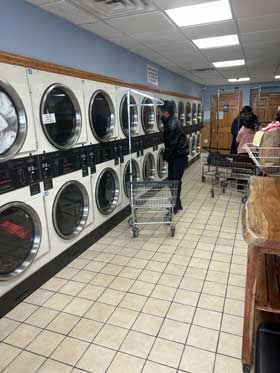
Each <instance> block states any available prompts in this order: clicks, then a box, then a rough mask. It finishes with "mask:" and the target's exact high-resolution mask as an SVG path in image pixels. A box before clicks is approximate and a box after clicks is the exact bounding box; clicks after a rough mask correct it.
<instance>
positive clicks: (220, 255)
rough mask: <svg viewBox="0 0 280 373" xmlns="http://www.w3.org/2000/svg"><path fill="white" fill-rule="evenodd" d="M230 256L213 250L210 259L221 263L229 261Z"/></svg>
mask: <svg viewBox="0 0 280 373" xmlns="http://www.w3.org/2000/svg"><path fill="white" fill-rule="evenodd" d="M231 258H232V256H231V255H230V254H225V253H219V252H216V251H215V252H214V253H213V256H212V260H214V261H217V262H223V263H230V261H231Z"/></svg>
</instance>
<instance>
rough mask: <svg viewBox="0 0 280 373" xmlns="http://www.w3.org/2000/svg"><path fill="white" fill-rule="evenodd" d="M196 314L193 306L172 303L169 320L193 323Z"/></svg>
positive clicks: (168, 315)
mask: <svg viewBox="0 0 280 373" xmlns="http://www.w3.org/2000/svg"><path fill="white" fill-rule="evenodd" d="M194 312H195V308H194V307H192V306H188V305H184V304H179V303H172V304H171V306H170V309H169V311H168V314H167V318H169V319H172V320H176V321H181V322H186V323H191V321H192V318H193V315H194Z"/></svg>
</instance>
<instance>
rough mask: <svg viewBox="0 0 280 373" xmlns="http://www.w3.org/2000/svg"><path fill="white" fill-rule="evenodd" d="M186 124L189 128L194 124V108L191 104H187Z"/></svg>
mask: <svg viewBox="0 0 280 373" xmlns="http://www.w3.org/2000/svg"><path fill="white" fill-rule="evenodd" d="M186 123H187V126H190V125H191V124H192V107H191V104H190V102H187V105H186Z"/></svg>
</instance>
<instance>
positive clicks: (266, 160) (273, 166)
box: [245, 144, 280, 176]
mask: <svg viewBox="0 0 280 373" xmlns="http://www.w3.org/2000/svg"><path fill="white" fill-rule="evenodd" d="M245 149H246V150H247V152H248V154H249V157H250V158H251V159H252V161H253V162H254V164H255V165H256V167H257V169H258V170H259V174H260V175H263V176H280V147H277V148H276V147H260V146H256V145H254V144H246V145H245Z"/></svg>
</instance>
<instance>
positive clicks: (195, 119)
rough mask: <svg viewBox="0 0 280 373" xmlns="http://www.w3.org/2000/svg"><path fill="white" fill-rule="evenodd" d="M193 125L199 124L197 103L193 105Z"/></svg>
mask: <svg viewBox="0 0 280 373" xmlns="http://www.w3.org/2000/svg"><path fill="white" fill-rule="evenodd" d="M192 123H193V124H197V107H196V104H195V103H193V105H192Z"/></svg>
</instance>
